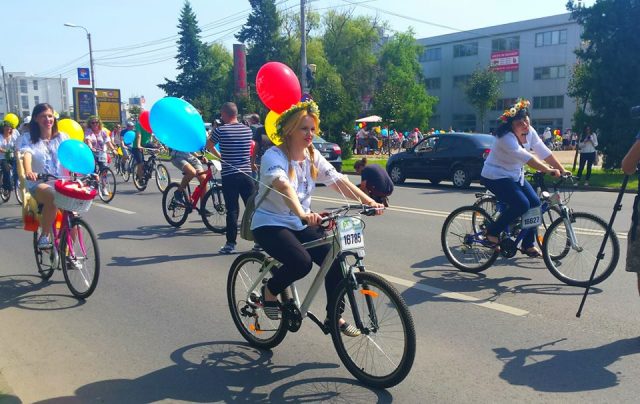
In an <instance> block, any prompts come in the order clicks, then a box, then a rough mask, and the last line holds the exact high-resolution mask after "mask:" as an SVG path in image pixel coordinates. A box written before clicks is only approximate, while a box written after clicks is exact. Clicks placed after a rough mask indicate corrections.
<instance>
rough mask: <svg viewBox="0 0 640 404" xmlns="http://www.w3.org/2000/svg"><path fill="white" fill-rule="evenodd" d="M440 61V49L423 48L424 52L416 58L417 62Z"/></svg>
mask: <svg viewBox="0 0 640 404" xmlns="http://www.w3.org/2000/svg"><path fill="white" fill-rule="evenodd" d="M440 59H442V49H441V48H425V49H424V52H422V54H421V55H420V57H419V58H418V61H419V62H421V63H422V62H433V61H436V60H440Z"/></svg>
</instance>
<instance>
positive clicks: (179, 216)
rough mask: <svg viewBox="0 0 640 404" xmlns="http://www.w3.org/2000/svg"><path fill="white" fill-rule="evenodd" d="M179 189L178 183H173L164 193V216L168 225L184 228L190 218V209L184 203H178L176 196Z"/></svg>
mask: <svg viewBox="0 0 640 404" xmlns="http://www.w3.org/2000/svg"><path fill="white" fill-rule="evenodd" d="M179 187H180V185H179V184H178V183H177V182H173V183H171V184H170V185H169V186H168V187H167V189H165V190H164V192H163V193H162V214H163V215H164V218H165V220H166V221H167V223H169V224H170V225H171V226H173V227H180V226H182V225H183V224H184V222H186V221H187V216H189V208H188V207H187V206H186V205H185V204H184V202H178V201H176V198H175V196H174V195H175V193H176V191H177V190H178V189H179ZM185 198H186V195H185Z"/></svg>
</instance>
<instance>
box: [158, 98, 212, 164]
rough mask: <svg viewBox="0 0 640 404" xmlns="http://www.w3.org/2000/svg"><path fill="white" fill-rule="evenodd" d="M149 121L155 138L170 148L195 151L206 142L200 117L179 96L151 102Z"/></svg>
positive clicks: (191, 106) (200, 148) (201, 147)
mask: <svg viewBox="0 0 640 404" xmlns="http://www.w3.org/2000/svg"><path fill="white" fill-rule="evenodd" d="M149 121H150V123H151V129H152V130H153V133H154V134H155V135H156V138H157V139H158V140H159V141H160V142H162V143H164V144H165V145H166V146H167V147H170V148H172V149H175V150H178V151H182V152H195V151H199V150H202V149H203V148H204V146H205V144H206V143H207V132H206V130H205V128H204V121H203V120H202V117H201V116H200V114H199V113H198V111H197V110H196V109H195V108H194V107H193V105H191V104H189V103H188V102H186V101H185V100H182V99H180V98H175V97H165V98H163V99H161V100H160V101H158V102H156V103H155V104H153V107H151V113H150V118H149Z"/></svg>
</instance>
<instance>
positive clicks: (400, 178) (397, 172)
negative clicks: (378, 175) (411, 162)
mask: <svg viewBox="0 0 640 404" xmlns="http://www.w3.org/2000/svg"><path fill="white" fill-rule="evenodd" d="M389 176H390V177H391V181H393V183H394V184H402V183H403V182H404V180H405V177H404V173H403V172H402V169H401V168H400V166H398V165H395V166H392V167H391V170H389Z"/></svg>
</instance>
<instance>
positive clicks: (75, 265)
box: [67, 258, 82, 270]
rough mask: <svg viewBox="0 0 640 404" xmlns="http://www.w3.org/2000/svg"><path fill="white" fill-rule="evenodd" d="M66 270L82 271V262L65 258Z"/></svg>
mask: <svg viewBox="0 0 640 404" xmlns="http://www.w3.org/2000/svg"><path fill="white" fill-rule="evenodd" d="M67 269H71V270H80V269H82V262H80V260H79V259H77V258H67Z"/></svg>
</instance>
